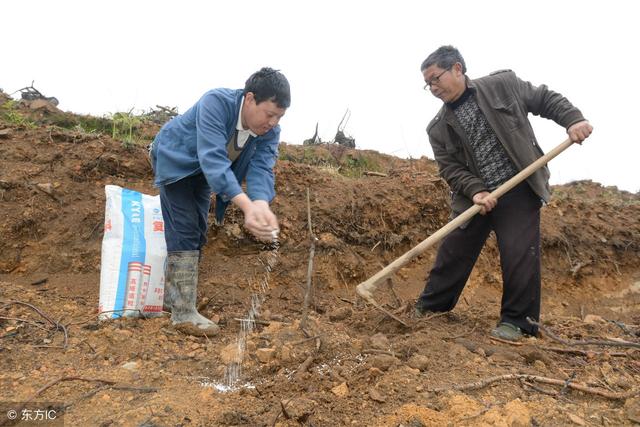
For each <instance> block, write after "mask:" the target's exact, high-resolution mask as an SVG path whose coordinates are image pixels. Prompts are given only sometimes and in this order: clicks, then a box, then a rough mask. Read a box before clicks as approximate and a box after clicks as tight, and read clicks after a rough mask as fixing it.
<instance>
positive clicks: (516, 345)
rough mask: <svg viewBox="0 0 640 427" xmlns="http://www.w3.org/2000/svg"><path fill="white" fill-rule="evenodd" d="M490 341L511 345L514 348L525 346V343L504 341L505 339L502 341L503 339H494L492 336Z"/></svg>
mask: <svg viewBox="0 0 640 427" xmlns="http://www.w3.org/2000/svg"><path fill="white" fill-rule="evenodd" d="M489 339H490V340H491V341H496V342H501V343H503V344H509V345H512V346H514V347H520V346H521V345H523V344H524V343H523V342H521V341H509V340H504V339H502V338H498V337H493V336H490V337H489Z"/></svg>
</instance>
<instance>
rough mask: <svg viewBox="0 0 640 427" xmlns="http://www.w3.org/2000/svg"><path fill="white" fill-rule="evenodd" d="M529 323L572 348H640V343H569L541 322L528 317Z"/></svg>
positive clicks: (605, 341)
mask: <svg viewBox="0 0 640 427" xmlns="http://www.w3.org/2000/svg"><path fill="white" fill-rule="evenodd" d="M527 322H529V323H530V324H532V325H534V326H537V327H538V328H540V329H541V330H542V331H543V332H544V333H545V334H546V335H547V336H549V338H551V339H552V340H554V341H557V342H559V343H561V344H564V345H566V346H569V347H572V346H576V345H606V346H611V347H631V348H640V343H635V342H629V341H612V340H584V341H569V340H565V339H563V338H560V337H559V336H557V335H556V334H554V333H553V332H551V331H550V330H549V329H548V328H547V327H546V326H544V325H542V324H541V323H540V322H536V321H535V320H533V319H532V318H530V317H527Z"/></svg>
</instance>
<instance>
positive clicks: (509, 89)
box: [427, 70, 584, 217]
mask: <svg viewBox="0 0 640 427" xmlns="http://www.w3.org/2000/svg"><path fill="white" fill-rule="evenodd" d="M467 86H468V87H469V88H470V89H471V90H472V91H473V92H474V94H475V98H476V101H477V102H478V106H479V107H480V110H482V112H483V113H484V115H485V117H486V118H487V120H488V122H489V124H490V125H491V127H492V128H493V130H494V131H495V133H496V135H497V136H498V139H499V140H500V142H501V143H502V145H503V146H504V149H505V151H506V153H507V155H508V156H509V157H510V158H511V160H512V161H513V164H514V165H515V167H516V169H517V170H518V171H521V170H522V169H524V168H525V167H527V166H528V165H530V164H531V163H533V162H534V161H535V160H536V159H538V158H539V157H541V156H542V155H543V152H542V149H540V146H539V145H538V142H537V141H536V137H535V135H534V133H533V128H532V127H531V123H530V122H529V119H528V118H527V115H528V114H529V113H532V114H534V115H536V116H541V117H544V118H547V119H551V120H553V121H554V122H556V123H558V124H559V125H560V126H563V127H564V128H565V129H566V128H569V127H570V126H571V125H573V124H574V123H577V122H580V121H582V120H584V117H583V116H582V113H581V112H580V110H578V109H577V108H576V107H574V106H573V105H572V104H571V103H570V102H569V101H568V100H567V99H566V98H565V97H563V96H562V95H560V94H559V93H557V92H553V91H552V90H549V89H548V88H547V86H545V85H541V86H533V85H532V84H531V83H529V82H525V81H523V80H521V79H519V78H518V77H517V76H516V75H515V73H514V72H513V71H510V70H504V71H497V72H495V73H492V74H490V75H488V76H486V77H482V78H479V79H475V80H470V79H469V78H467ZM427 134H428V135H429V142H430V143H431V147H432V148H433V153H434V155H435V158H436V161H437V162H438V166H439V168H440V175H441V176H442V177H443V178H444V179H445V180H446V181H447V183H448V184H449V187H450V188H451V192H452V195H451V209H452V214H453V216H454V217H455V216H457V215H459V214H460V213H462V212H464V211H465V210H466V209H467V208H469V207H470V206H471V205H473V202H472V201H471V200H472V198H473V195H474V194H476V193H479V192H480V191H488V189H487V187H486V185H485V183H484V182H483V181H482V179H481V178H480V174H479V173H478V169H477V167H476V165H475V162H474V157H473V154H472V152H471V148H470V146H469V143H468V141H467V137H466V135H465V133H464V131H463V130H462V128H461V127H460V125H459V124H458V121H457V119H456V117H455V115H454V114H453V111H452V110H451V108H449V107H448V106H447V105H446V104H445V105H443V106H442V108H441V109H440V111H439V112H438V114H437V115H436V116H435V117H434V118H433V120H431V123H429V126H428V127H427ZM527 182H528V183H529V185H530V186H531V188H532V189H533V191H534V192H535V193H536V194H537V195H538V196H539V197H540V198H541V199H542V200H544V201H545V202H548V201H549V197H550V195H551V193H550V189H549V169H548V168H547V167H546V166H545V167H543V168H541V169H539V170H537V171H536V172H535V173H534V174H533V175H531V176H530V177H529V178H527Z"/></svg>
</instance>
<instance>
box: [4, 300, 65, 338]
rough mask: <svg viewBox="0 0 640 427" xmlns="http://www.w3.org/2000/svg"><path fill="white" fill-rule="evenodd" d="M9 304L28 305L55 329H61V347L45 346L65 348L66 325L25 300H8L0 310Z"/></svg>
mask: <svg viewBox="0 0 640 427" xmlns="http://www.w3.org/2000/svg"><path fill="white" fill-rule="evenodd" d="M10 305H22V306H25V307H29V308H30V309H32V310H33V311H35V312H36V313H38V314H39V315H40V316H42V317H43V318H44V319H45V320H46V321H47V322H49V323H51V325H53V326H54V327H55V330H56V331H62V333H63V334H64V342H63V343H62V346H61V347H57V346H47V347H52V348H63V349H65V348H67V342H68V341H69V332H68V331H67V327H66V326H64V325H63V324H62V323H60V322H56V321H55V320H53V319H52V318H51V316H49V315H47V314H45V313H44V312H43V311H42V310H40V309H39V308H38V307H36V306H34V305H32V304H29V303H26V302H22V301H9V302H8V303H6V304H4V305H3V306H2V307H0V310H2V309H4V308H7V307H9V306H10Z"/></svg>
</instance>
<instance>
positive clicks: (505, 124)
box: [416, 46, 593, 340]
mask: <svg viewBox="0 0 640 427" xmlns="http://www.w3.org/2000/svg"><path fill="white" fill-rule="evenodd" d="M420 69H421V71H422V74H423V75H424V80H425V82H426V85H425V87H424V89H425V90H430V91H431V93H432V94H433V95H434V96H435V97H437V98H439V99H441V100H442V101H443V102H444V105H443V106H442V108H441V109H440V111H439V112H438V114H437V115H436V116H435V118H434V119H433V120H432V121H431V123H429V126H428V127H427V133H428V135H429V142H430V143H431V146H432V148H433V153H434V155H435V158H436V161H437V162H438V166H439V168H440V175H442V177H443V178H444V179H445V180H446V181H447V183H448V184H449V187H450V188H451V193H452V196H451V197H452V198H451V209H452V216H454V217H455V216H457V215H459V214H460V213H462V212H463V211H465V210H466V209H467V208H469V207H470V206H472V205H473V204H474V203H475V204H477V205H480V206H481V208H482V210H481V212H480V213H481V215H479V216H476V217H474V218H473V219H472V220H471V221H469V222H468V223H467V224H465V226H463V227H460V228H458V229H456V230H454V231H453V232H452V233H450V234H449V235H448V236H447V237H446V238H445V239H444V241H443V242H442V244H441V245H440V248H439V250H438V255H437V257H436V262H435V264H434V266H433V268H432V269H431V272H430V274H429V278H428V280H427V284H426V286H425V289H424V291H423V292H422V293H421V294H420V297H419V298H418V301H417V303H416V314H417V315H423V314H424V313H425V312H434V311H449V310H452V309H453V308H454V307H455V305H456V303H457V301H458V298H459V297H460V294H461V292H462V290H463V288H464V286H465V284H466V282H467V279H468V278H469V275H470V274H471V270H472V269H473V265H474V264H475V262H476V259H477V258H478V255H479V254H480V251H481V250H482V247H483V246H484V243H485V241H486V239H487V237H488V236H489V233H490V231H491V230H493V231H494V232H495V234H496V236H497V240H498V248H499V251H500V263H501V267H502V281H503V294H502V305H501V310H500V322H499V323H498V326H497V327H496V328H495V329H493V330H492V331H491V335H492V336H494V337H497V338H501V339H506V340H518V339H520V338H521V337H522V336H523V333H524V334H529V335H535V334H536V333H537V329H536V327H535V326H532V325H531V324H529V323H528V322H527V320H526V318H527V317H531V318H533V319H535V320H538V319H539V315H540V207H541V204H542V203H541V202H542V201H544V202H547V201H548V200H549V197H550V190H549V182H548V180H549V170H548V169H547V167H544V168H542V169H539V170H538V171H537V172H535V173H534V174H533V175H531V176H530V177H529V178H527V180H526V181H525V182H523V183H521V184H519V185H518V186H516V187H515V188H513V189H512V190H511V191H509V192H508V193H506V194H505V195H504V196H502V197H501V198H500V203H499V204H498V201H497V200H496V199H495V198H493V197H491V196H490V192H491V191H493V190H495V189H496V188H497V187H499V186H500V185H501V184H503V183H504V182H506V181H507V180H508V179H509V178H511V177H513V176H514V175H515V174H517V173H518V172H519V171H521V170H522V169H524V168H525V167H527V166H528V165H529V164H531V163H533V162H534V161H535V160H536V159H538V158H539V157H541V156H542V150H541V149H540V147H539V146H538V143H537V141H536V138H535V135H534V133H533V128H532V127H531V124H530V123H529V120H528V118H527V115H528V114H529V113H532V114H535V115H538V116H541V117H545V118H548V119H551V120H553V121H555V122H556V123H558V124H559V125H560V126H563V127H564V128H565V129H567V133H568V135H569V137H570V138H571V140H572V141H574V142H577V143H581V142H582V141H584V139H586V138H587V137H588V136H589V135H590V134H591V131H592V130H593V128H592V126H591V125H590V124H589V122H587V121H586V120H585V119H584V117H583V116H582V113H581V112H580V110H578V109H577V108H575V107H574V106H573V105H572V104H571V103H570V102H569V101H568V100H567V99H566V98H564V97H563V96H562V95H560V94H559V93H556V92H553V91H551V90H549V89H548V88H547V87H546V86H545V85H541V86H534V85H532V84H531V83H529V82H526V81H523V80H521V79H519V78H518V77H517V76H516V75H515V73H513V72H512V71H510V70H505V71H498V72H495V73H492V74H491V75H489V76H486V77H482V78H480V79H475V80H471V79H469V78H468V77H467V76H466V72H467V68H466V65H465V62H464V59H463V58H462V55H461V54H460V52H459V51H458V50H457V49H456V48H454V47H452V46H442V47H440V48H438V49H437V50H436V51H434V52H433V53H432V54H431V55H429V56H428V57H427V59H425V60H424V62H423V63H422V65H421V68H420Z"/></svg>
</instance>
